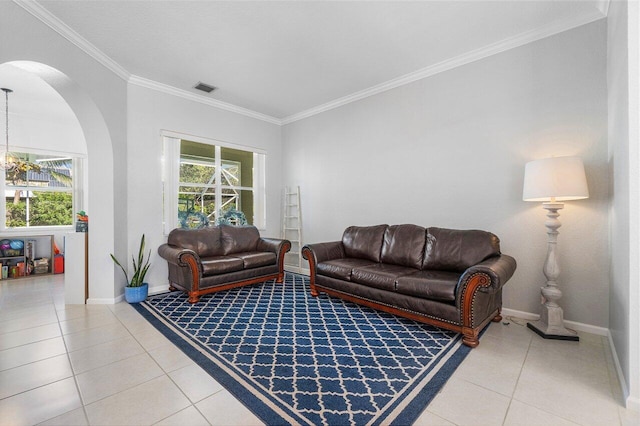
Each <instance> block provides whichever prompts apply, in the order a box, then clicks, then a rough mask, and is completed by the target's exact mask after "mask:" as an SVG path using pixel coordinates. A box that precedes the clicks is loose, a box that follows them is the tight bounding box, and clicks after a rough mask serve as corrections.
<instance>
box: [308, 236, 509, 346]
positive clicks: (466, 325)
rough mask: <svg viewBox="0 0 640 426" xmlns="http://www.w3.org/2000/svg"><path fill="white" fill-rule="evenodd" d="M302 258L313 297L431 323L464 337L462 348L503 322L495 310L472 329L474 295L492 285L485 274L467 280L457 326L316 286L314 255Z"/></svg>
mask: <svg viewBox="0 0 640 426" xmlns="http://www.w3.org/2000/svg"><path fill="white" fill-rule="evenodd" d="M302 256H303V257H304V258H305V259H307V260H308V261H309V271H310V275H309V286H310V289H311V296H313V297H318V296H319V294H320V291H322V292H324V293H326V294H328V295H329V296H333V297H338V298H340V299H344V300H348V301H350V302H353V303H357V304H360V305H364V306H368V307H370V308H373V309H378V310H380V311H383V312H387V313H390V314H394V315H398V316H401V317H405V318H409V319H411V320H414V321H419V322H422V323H425V324H431V325H434V326H436V327H440V328H444V329H447V330H451V331H453V332H456V333H461V334H462V335H463V338H462V343H464V344H465V345H467V346H469V347H471V348H475V347H477V346H478V345H479V344H480V341H479V336H480V332H481V331H482V329H483V328H484V327H485V326H486V325H487V324H488V323H489V322H491V321H493V322H498V321H502V316H501V315H500V309H496V310H495V311H494V312H493V313H492V314H491V315H489V316H488V317H487V319H486V320H485V321H483V322H482V323H481V324H480V325H478V326H477V327H473V301H474V298H475V295H476V293H477V292H478V290H479V289H480V288H482V287H490V286H491V278H490V277H489V276H488V275H487V274H485V273H481V272H478V273H475V274H473V275H472V276H471V277H470V278H469V279H468V280H467V282H466V287H465V288H464V290H463V292H464V294H463V297H462V304H463V306H462V321H461V324H462V325H458V324H453V323H451V322H448V321H445V320H443V319H439V318H436V317H431V316H428V315H425V314H421V313H418V312H413V311H406V310H403V309H399V308H396V307H393V306H388V305H385V304H382V303H380V302H376V301H373V300H369V299H364V298H361V297H358V296H354V295H351V294H347V293H342V292H340V291H336V290H333V289H329V288H325V287H322V286H319V285H317V284H316V259H315V256H314V255H313V252H312V251H311V250H309V249H308V248H306V247H305V248H303V250H302Z"/></svg>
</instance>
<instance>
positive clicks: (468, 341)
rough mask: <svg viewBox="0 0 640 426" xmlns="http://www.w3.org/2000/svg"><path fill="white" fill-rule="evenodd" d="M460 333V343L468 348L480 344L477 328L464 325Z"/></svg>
mask: <svg viewBox="0 0 640 426" xmlns="http://www.w3.org/2000/svg"><path fill="white" fill-rule="evenodd" d="M462 334H463V337H462V343H464V344H465V345H467V346H469V347H470V348H475V347H477V346H478V345H479V344H480V341H479V340H478V334H479V330H476V329H473V328H467V327H464V328H463V329H462Z"/></svg>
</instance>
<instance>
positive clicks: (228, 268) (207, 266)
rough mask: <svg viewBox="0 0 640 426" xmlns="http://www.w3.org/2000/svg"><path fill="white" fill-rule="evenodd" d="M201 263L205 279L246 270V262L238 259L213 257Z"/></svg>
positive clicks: (203, 259)
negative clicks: (209, 276) (210, 276)
mask: <svg viewBox="0 0 640 426" xmlns="http://www.w3.org/2000/svg"><path fill="white" fill-rule="evenodd" d="M200 261H201V262H202V275H203V276H205V277H206V276H208V275H220V274H226V273H227V272H235V271H241V270H242V269H244V262H243V261H242V259H240V258H238V257H231V256H212V257H205V258H202V259H200Z"/></svg>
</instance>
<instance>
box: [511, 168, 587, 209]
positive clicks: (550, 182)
mask: <svg viewBox="0 0 640 426" xmlns="http://www.w3.org/2000/svg"><path fill="white" fill-rule="evenodd" d="M583 198H589V188H587V177H586V175H585V173H584V164H582V159H580V157H553V158H545V159H542V160H535V161H530V162H528V163H527V164H526V166H525V168H524V189H523V191H522V199H523V200H524V201H552V200H555V201H567V200H580V199H583Z"/></svg>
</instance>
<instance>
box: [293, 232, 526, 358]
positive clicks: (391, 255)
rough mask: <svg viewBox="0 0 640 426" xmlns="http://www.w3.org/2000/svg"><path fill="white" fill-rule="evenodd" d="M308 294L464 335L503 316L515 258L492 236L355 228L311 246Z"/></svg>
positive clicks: (474, 340)
mask: <svg viewBox="0 0 640 426" xmlns="http://www.w3.org/2000/svg"><path fill="white" fill-rule="evenodd" d="M302 254H303V256H304V258H305V259H307V260H308V261H309V269H310V271H311V277H310V280H311V294H312V295H313V296H318V294H319V293H320V292H325V293H327V294H328V295H330V296H335V297H340V298H342V299H346V300H349V301H352V302H355V303H359V304H362V305H366V306H369V307H372V308H375V309H380V310H383V311H386V312H390V313H393V314H396V315H400V316H404V317H407V318H411V319H414V320H417V321H421V322H425V323H429V324H433V325H436V326H438V327H442V328H446V329H449V330H453V331H456V332H458V333H463V335H464V336H463V342H464V344H466V345H467V346H470V347H476V346H478V344H479V342H478V336H479V333H480V331H481V330H482V329H483V328H484V327H485V326H486V325H487V324H488V323H489V321H491V320H493V321H500V320H501V318H502V317H501V316H500V310H501V308H502V286H503V285H504V284H505V283H506V282H507V281H508V280H509V278H511V276H512V275H513V273H514V271H515V269H516V261H515V259H514V258H513V257H511V256H507V255H504V254H501V253H500V240H499V239H498V237H496V236H495V235H494V234H492V233H490V232H485V231H477V230H453V229H443V228H423V227H421V226H417V225H392V226H389V225H378V226H369V227H357V226H351V227H349V228H347V229H346V230H345V231H344V234H343V236H342V240H341V241H335V242H329V243H319V244H308V245H306V246H305V247H303V249H302Z"/></svg>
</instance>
